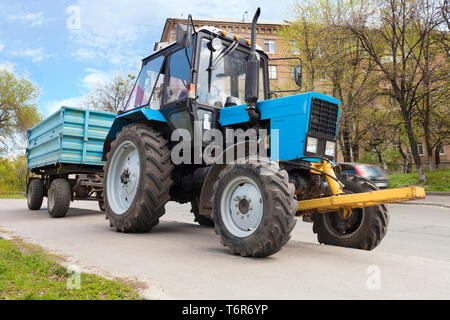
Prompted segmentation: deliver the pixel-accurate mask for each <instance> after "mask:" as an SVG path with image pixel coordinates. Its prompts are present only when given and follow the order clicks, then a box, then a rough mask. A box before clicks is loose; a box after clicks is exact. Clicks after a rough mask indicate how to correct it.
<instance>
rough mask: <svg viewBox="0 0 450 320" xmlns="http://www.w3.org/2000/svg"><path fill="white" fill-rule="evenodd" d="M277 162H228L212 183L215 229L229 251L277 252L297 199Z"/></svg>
mask: <svg viewBox="0 0 450 320" xmlns="http://www.w3.org/2000/svg"><path fill="white" fill-rule="evenodd" d="M294 192H295V188H294V185H293V184H290V183H289V179H288V174H287V172H286V171H285V170H280V169H279V167H278V164H276V163H272V164H271V163H270V162H268V161H262V162H259V163H256V164H250V163H245V164H235V165H234V164H231V165H227V166H226V168H225V169H223V170H222V172H221V173H220V174H219V177H218V179H217V182H216V183H215V184H214V200H213V211H212V216H213V220H214V224H215V232H216V233H217V234H219V235H220V237H221V242H222V244H223V245H224V246H226V247H228V248H229V249H230V250H231V252H232V253H235V254H239V255H241V256H245V257H246V256H252V257H266V256H269V255H272V254H274V253H276V252H278V251H279V250H280V249H281V247H283V245H284V244H285V243H286V242H288V240H289V239H290V233H291V231H292V229H293V228H294V226H295V223H296V220H295V219H294V215H295V212H296V208H297V201H296V200H295V199H294Z"/></svg>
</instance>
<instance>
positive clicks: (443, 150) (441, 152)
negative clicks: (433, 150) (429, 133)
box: [439, 146, 445, 156]
mask: <svg viewBox="0 0 450 320" xmlns="http://www.w3.org/2000/svg"><path fill="white" fill-rule="evenodd" d="M439 155H440V156H443V155H445V147H444V146H442V147H441V149H439Z"/></svg>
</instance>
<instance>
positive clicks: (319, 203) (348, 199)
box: [298, 187, 425, 213]
mask: <svg viewBox="0 0 450 320" xmlns="http://www.w3.org/2000/svg"><path fill="white" fill-rule="evenodd" d="M424 198H425V190H424V188H421V187H407V188H396V189H386V190H377V191H370V192H364V193H353V194H344V195H337V196H331V197H325V198H317V199H311V200H303V201H299V202H298V210H299V211H307V212H308V213H319V212H322V213H323V212H332V211H338V210H339V209H347V208H362V207H368V206H374V205H378V204H383V203H396V202H404V201H410V200H418V199H424Z"/></svg>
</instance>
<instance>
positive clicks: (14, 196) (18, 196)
mask: <svg viewBox="0 0 450 320" xmlns="http://www.w3.org/2000/svg"><path fill="white" fill-rule="evenodd" d="M26 198H27V197H26V196H25V195H23V194H20V193H14V194H0V199H26Z"/></svg>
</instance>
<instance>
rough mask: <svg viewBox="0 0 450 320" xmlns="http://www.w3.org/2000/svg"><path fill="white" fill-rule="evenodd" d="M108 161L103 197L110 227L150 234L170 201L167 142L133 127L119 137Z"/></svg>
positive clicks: (142, 126) (151, 131)
mask: <svg viewBox="0 0 450 320" xmlns="http://www.w3.org/2000/svg"><path fill="white" fill-rule="evenodd" d="M106 158H107V161H106V165H105V168H104V171H105V176H104V179H103V195H104V201H105V207H106V217H107V218H108V219H109V221H110V225H111V226H112V227H114V228H115V229H116V231H120V232H145V231H149V230H150V229H151V228H153V227H154V226H156V225H157V224H158V223H159V218H160V217H161V216H162V215H163V214H164V213H165V205H166V203H167V202H168V201H169V199H170V195H169V191H170V188H171V186H172V184H173V181H172V177H171V172H172V170H173V165H172V162H171V159H170V150H169V147H168V141H167V140H166V139H165V138H164V137H163V135H162V134H161V132H159V131H156V130H154V129H152V128H150V127H148V126H146V125H145V124H142V123H135V124H131V125H128V126H126V127H124V128H123V129H122V131H121V132H119V133H118V134H117V138H116V140H115V141H113V142H112V143H111V150H110V151H109V152H108V154H107V156H106Z"/></svg>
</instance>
